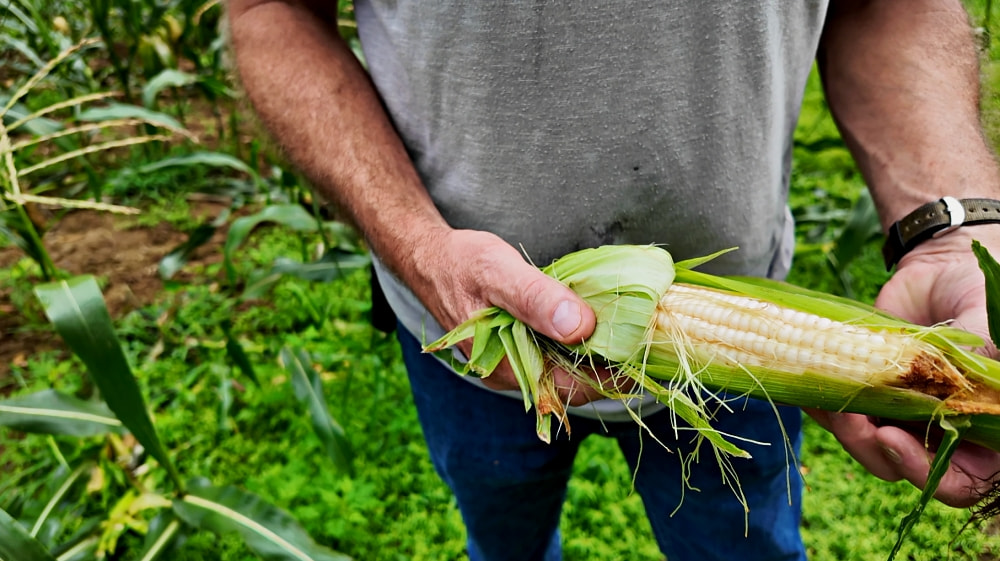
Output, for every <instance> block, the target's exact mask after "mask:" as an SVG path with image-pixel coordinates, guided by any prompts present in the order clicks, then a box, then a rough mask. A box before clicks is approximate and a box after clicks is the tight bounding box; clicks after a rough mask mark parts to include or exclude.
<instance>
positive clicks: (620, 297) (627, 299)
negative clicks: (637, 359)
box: [543, 246, 674, 362]
mask: <svg viewBox="0 0 1000 561" xmlns="http://www.w3.org/2000/svg"><path fill="white" fill-rule="evenodd" d="M543 272H545V273H546V274H547V275H549V276H551V277H553V278H555V279H556V280H558V281H559V282H561V283H563V284H565V285H566V286H567V287H569V288H570V289H572V290H573V291H574V292H576V293H577V294H578V295H579V296H580V297H581V298H583V299H584V300H585V301H586V302H587V304H588V305H590V307H591V308H592V309H593V310H594V314H595V315H596V316H597V327H596V328H595V329H594V333H593V335H591V336H590V337H589V338H588V339H587V341H586V342H585V343H583V344H581V345H580V346H579V348H581V349H585V350H588V351H591V352H596V353H598V354H600V355H601V356H603V357H605V358H607V359H608V360H611V361H614V362H624V361H627V360H629V359H631V358H634V355H635V353H636V352H637V351H638V350H641V349H642V348H643V347H644V342H645V341H646V339H647V334H648V333H649V327H650V318H652V317H654V316H655V311H656V306H657V304H658V303H659V301H660V297H661V296H663V294H664V293H665V292H666V291H667V288H668V287H669V286H670V284H671V283H672V282H673V280H674V262H673V259H672V258H671V257H670V254H669V253H667V252H666V251H664V250H663V249H661V248H658V247H656V246H602V247H597V248H593V249H584V250H582V251H577V252H574V253H570V254H569V255H566V256H564V257H562V258H560V259H557V260H556V261H554V262H553V263H552V264H551V265H549V266H548V267H545V268H544V269H543Z"/></svg>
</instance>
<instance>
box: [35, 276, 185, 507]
mask: <svg viewBox="0 0 1000 561" xmlns="http://www.w3.org/2000/svg"><path fill="white" fill-rule="evenodd" d="M35 294H36V295H37V296H38V299H39V301H41V303H42V307H43V308H44V309H45V315H46V316H48V318H49V320H50V321H51V322H52V324H53V325H54V326H55V328H56V331H58V332H59V335H60V336H61V337H62V338H63V340H64V341H66V344H67V345H69V348H70V349H72V351H73V353H74V354H76V355H77V356H78V357H80V360H81V361H83V363H84V365H85V366H86V367H87V372H88V373H89V374H90V377H91V379H92V380H93V381H94V383H95V384H96V385H97V387H98V388H99V389H100V390H101V396H102V397H103V398H104V401H105V402H106V403H107V404H108V407H110V408H111V411H113V412H114V413H115V416H117V417H118V419H119V420H121V421H122V423H123V424H124V425H125V426H126V427H127V428H128V429H129V430H130V431H131V432H132V434H133V435H134V436H135V438H136V439H137V440H138V441H139V442H140V443H141V444H142V445H143V446H144V447H145V448H146V450H148V451H149V453H150V454H152V455H153V457H155V458H156V459H157V460H159V462H160V464H161V465H162V466H163V467H164V468H166V469H167V473H168V474H169V475H170V477H171V478H172V479H173V480H174V482H175V483H176V484H177V485H178V488H180V489H183V486H182V485H183V483H182V482H181V480H180V477H179V475H178V473H177V470H176V468H175V467H174V464H173V462H171V461H170V457H169V456H168V455H167V451H166V449H165V448H164V447H163V444H162V442H161V441H160V438H159V436H158V435H157V434H156V429H155V428H153V422H152V420H151V419H150V417H149V413H147V411H146V402H145V399H144V398H143V396H142V392H141V391H140V390H139V384H138V383H137V382H136V379H135V376H134V375H133V374H132V368H131V367H130V366H129V364H128V360H127V359H126V358H125V353H124V352H123V351H122V347H121V344H120V343H119V342H118V336H117V335H115V331H114V328H113V327H112V325H111V316H110V315H109V314H108V309H107V307H106V306H105V304H104V297H103V295H102V294H101V290H100V289H99V288H98V287H97V282H96V281H95V280H94V278H93V277H91V276H79V277H74V278H72V279H69V280H64V281H58V282H54V283H47V284H42V285H38V286H36V287H35Z"/></svg>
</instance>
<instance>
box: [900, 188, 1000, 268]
mask: <svg viewBox="0 0 1000 561" xmlns="http://www.w3.org/2000/svg"><path fill="white" fill-rule="evenodd" d="M993 223H1000V201H997V200H994V199H956V198H954V197H942V198H941V199H939V200H937V201H934V202H932V203H927V204H925V205H923V206H921V207H920V208H918V209H917V210H915V211H913V212H911V213H910V214H907V215H906V216H905V217H904V218H903V219H902V220H899V221H898V222H895V223H894V224H893V225H892V226H891V227H890V228H889V232H888V233H887V234H886V240H885V245H883V246H882V257H884V258H885V269H886V270H887V271H888V270H891V269H892V267H893V266H894V265H895V264H896V263H898V262H899V260H900V259H902V257H903V256H904V255H906V254H907V253H908V252H909V251H910V250H912V249H913V248H914V247H916V246H918V245H920V243H922V242H924V241H927V240H929V239H931V238H935V237H939V236H942V235H944V234H947V233H948V232H951V231H953V230H955V229H956V228H958V227H960V226H971V225H975V224H993Z"/></svg>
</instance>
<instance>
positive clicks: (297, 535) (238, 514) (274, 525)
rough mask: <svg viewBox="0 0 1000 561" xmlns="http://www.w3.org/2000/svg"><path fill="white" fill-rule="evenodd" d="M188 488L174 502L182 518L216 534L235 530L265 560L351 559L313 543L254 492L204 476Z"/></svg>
mask: <svg viewBox="0 0 1000 561" xmlns="http://www.w3.org/2000/svg"><path fill="white" fill-rule="evenodd" d="M188 491H189V492H188V494H187V495H185V496H184V497H183V498H181V499H177V500H175V501H174V505H173V508H174V512H175V513H176V514H177V516H178V517H179V518H180V519H181V520H183V521H184V522H186V523H187V524H190V525H191V526H194V527H195V528H199V529H202V530H209V531H212V532H215V533H216V534H226V533H234V532H235V533H238V534H240V535H241V536H242V537H243V539H244V541H245V542H246V544H247V546H249V547H250V549H252V550H253V551H254V552H256V553H257V555H260V556H261V557H262V558H263V559H265V560H266V561H350V557H347V556H346V555H343V554H341V553H338V552H336V551H333V550H331V549H328V548H326V547H323V546H320V545H318V544H316V542H315V541H313V539H312V538H311V537H310V536H309V534H308V533H306V531H305V530H304V529H302V527H301V526H300V525H299V524H298V522H296V521H295V520H294V519H293V518H292V517H291V516H290V515H288V514H287V513H286V512H284V511H283V510H281V509H279V508H278V507H276V506H273V505H271V504H269V503H267V502H266V501H264V500H263V499H261V498H260V497H258V496H257V495H254V494H253V493H249V492H246V491H241V490H239V489H237V488H235V487H231V486H226V487H215V486H212V485H209V484H208V483H207V482H206V481H204V480H195V481H192V482H190V484H189V485H188Z"/></svg>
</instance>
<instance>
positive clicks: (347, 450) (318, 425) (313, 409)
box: [281, 347, 354, 475]
mask: <svg viewBox="0 0 1000 561" xmlns="http://www.w3.org/2000/svg"><path fill="white" fill-rule="evenodd" d="M311 363H312V360H311V359H310V357H309V354H308V353H307V352H305V351H304V350H302V349H291V348H289V347H284V348H282V349H281V364H282V365H283V366H284V367H285V371H286V372H288V375H289V378H290V379H291V383H292V387H293V388H294V390H295V397H297V398H298V399H299V401H301V402H303V403H305V404H306V405H307V406H308V408H309V417H310V419H311V420H312V426H313V430H314V431H315V432H316V436H318V437H319V439H320V442H321V443H322V444H323V448H324V450H326V455H327V456H328V457H329V458H330V459H331V460H332V461H333V464H334V465H335V466H336V467H337V469H338V470H340V471H342V472H344V473H347V474H349V475H352V474H353V473H354V466H353V463H352V460H353V457H354V453H353V452H352V450H351V443H350V442H349V441H348V440H347V435H346V434H345V433H344V429H343V428H342V427H341V426H340V424H339V423H337V421H336V420H334V418H333V417H331V416H330V410H329V409H328V408H327V406H326V400H325V399H324V398H323V382H322V380H320V378H319V374H317V373H316V371H315V370H313V368H312V366H311Z"/></svg>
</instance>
